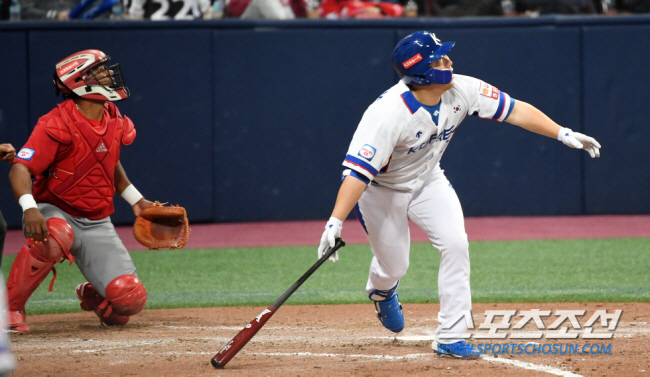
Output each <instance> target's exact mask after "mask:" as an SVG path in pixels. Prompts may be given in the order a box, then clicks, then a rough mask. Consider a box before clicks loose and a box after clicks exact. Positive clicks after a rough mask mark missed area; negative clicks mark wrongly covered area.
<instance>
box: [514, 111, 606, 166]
mask: <svg viewBox="0 0 650 377" xmlns="http://www.w3.org/2000/svg"><path fill="white" fill-rule="evenodd" d="M506 122H508V123H511V124H514V125H516V126H519V127H521V128H524V129H526V130H528V131H531V132H535V133H537V134H540V135H544V136H548V137H551V138H554V139H558V140H560V141H561V142H563V143H564V144H565V145H567V146H569V147H571V148H578V149H584V150H586V151H587V153H589V155H590V156H591V157H592V158H594V157H600V144H599V143H598V142H597V141H596V139H594V138H593V137H589V136H587V135H584V134H581V133H579V132H573V131H572V130H571V129H570V128H562V127H561V126H560V125H559V124H557V123H555V122H554V121H553V120H552V119H551V118H549V117H548V116H547V115H546V114H544V113H543V112H541V111H540V110H538V109H537V108H536V107H535V106H533V105H531V104H528V103H526V102H523V101H516V102H515V106H514V107H513V108H512V112H511V113H510V116H508V118H507V119H506Z"/></svg>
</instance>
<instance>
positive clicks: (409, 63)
mask: <svg viewBox="0 0 650 377" xmlns="http://www.w3.org/2000/svg"><path fill="white" fill-rule="evenodd" d="M420 60H422V55H420V54H419V53H418V54H417V55H415V56H413V57H411V58H409V59H407V60H406V61H405V62H404V63H402V65H403V66H404V68H406V69H409V68H411V67H412V66H413V65H415V64H417V63H418V62H419V61H420Z"/></svg>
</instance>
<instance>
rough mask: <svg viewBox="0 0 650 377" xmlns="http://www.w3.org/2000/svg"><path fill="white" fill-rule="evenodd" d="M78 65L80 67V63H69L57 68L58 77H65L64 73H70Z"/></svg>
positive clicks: (77, 61) (75, 61)
mask: <svg viewBox="0 0 650 377" xmlns="http://www.w3.org/2000/svg"><path fill="white" fill-rule="evenodd" d="M80 65H81V62H80V61H79V60H73V61H71V62H70V63H68V64H66V65H64V66H63V67H61V68H59V76H63V75H65V74H66V73H68V72H70V71H72V70H73V69H75V68H77V67H78V66H80Z"/></svg>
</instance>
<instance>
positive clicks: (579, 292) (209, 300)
mask: <svg viewBox="0 0 650 377" xmlns="http://www.w3.org/2000/svg"><path fill="white" fill-rule="evenodd" d="M131 255H132V257H133V260H134V261H135V264H136V266H137V268H138V274H139V276H140V278H141V279H142V281H143V282H144V283H145V285H146V287H147V290H148V292H149V300H148V302H147V308H150V309H154V308H174V307H201V306H227V305H261V306H268V305H270V304H271V303H272V302H273V301H275V300H276V299H277V298H278V297H279V296H280V295H281V294H282V293H283V292H284V291H286V290H287V289H288V288H289V287H290V286H291V284H293V283H294V282H295V281H296V280H297V279H298V278H299V277H300V276H301V275H302V274H303V273H304V272H305V271H306V270H307V269H308V268H309V267H310V266H311V265H312V264H313V263H314V262H315V258H316V248H315V247H271V248H254V249H214V250H213V249H209V250H208V249H200V250H181V251H179V250H175V251H150V252H136V253H132V254H131ZM470 256H471V263H472V277H471V285H472V296H473V299H474V301H475V302H515V301H516V302H537V301H546V302H548V301H645V302H647V301H650V274H648V267H649V266H650V239H648V238H639V239H605V240H561V241H559V240H558V241H516V242H514V241H513V242H473V243H472V244H471V246H470ZM371 257H372V255H371V253H370V249H369V247H368V246H367V245H348V246H346V247H345V248H344V249H342V251H341V252H340V261H339V262H338V263H329V262H328V263H326V264H324V265H323V266H322V267H321V268H320V269H319V270H318V271H316V272H315V273H314V275H312V277H311V278H310V279H309V280H307V282H306V283H305V284H304V285H303V286H302V287H301V288H300V289H299V290H298V291H297V292H296V293H295V294H294V295H293V296H292V297H291V298H290V299H289V300H288V301H287V304H333V303H366V302H368V299H367V297H366V295H365V283H366V278H367V273H368V266H369V263H370V259H371ZM13 258H14V257H13V256H6V257H4V259H3V263H2V266H3V267H2V269H3V271H4V274H5V277H6V276H7V275H8V271H9V266H10V265H11V263H12V262H13ZM438 263H439V257H438V252H437V251H435V250H434V249H433V248H432V247H431V246H430V245H429V244H413V245H412V247H411V266H410V268H409V271H408V272H407V274H406V276H405V277H404V278H403V279H402V283H401V285H400V299H401V301H403V302H407V303H408V302H427V301H437V271H438ZM57 270H58V276H57V280H56V283H55V286H54V292H51V293H50V292H47V287H48V285H49V280H50V278H51V276H52V275H51V274H50V275H49V277H48V278H47V279H46V281H45V283H43V284H42V285H41V287H39V288H38V289H37V290H36V292H35V293H34V295H33V296H32V298H31V299H30V301H29V302H28V304H27V311H28V312H29V313H32V314H39V313H54V312H58V313H60V312H70V311H78V310H79V309H78V308H79V306H78V301H77V299H76V296H75V295H74V288H75V287H76V285H77V284H79V283H81V282H83V281H85V279H84V278H83V277H82V276H81V274H80V273H79V270H78V269H77V268H76V266H68V265H67V263H64V264H57Z"/></svg>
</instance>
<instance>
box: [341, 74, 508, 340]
mask: <svg viewBox="0 0 650 377" xmlns="http://www.w3.org/2000/svg"><path fill="white" fill-rule="evenodd" d="M453 77H454V81H453V82H454V86H453V88H451V89H449V90H447V91H446V92H445V93H443V94H442V98H441V101H440V103H439V104H438V105H436V106H424V105H422V104H420V103H419V102H418V101H417V100H416V99H415V97H414V95H413V93H412V92H411V91H410V90H409V88H408V86H407V85H406V84H404V83H403V82H402V81H400V82H398V83H397V84H395V85H394V86H393V87H392V88H390V89H389V90H387V91H386V92H384V93H383V94H382V95H381V96H380V97H379V98H378V99H377V100H376V101H375V102H374V103H373V104H371V105H370V106H369V107H368V109H367V110H366V112H365V113H364V114H363V118H362V119H361V122H360V123H359V126H358V127H357V130H356V132H355V134H354V136H353V138H352V142H351V143H350V148H349V149H348V153H347V155H346V157H345V161H344V162H343V165H344V166H345V167H347V168H349V169H348V170H346V171H345V172H344V174H345V175H353V176H355V177H357V178H358V179H361V180H362V181H364V182H366V183H369V186H368V188H367V189H366V191H365V192H364V193H363V195H362V196H361V199H360V200H359V202H358V204H357V206H356V207H355V211H356V212H357V217H358V218H359V221H360V222H361V224H362V225H363V227H364V228H365V230H366V233H367V234H368V240H369V242H370V246H371V248H372V252H373V254H374V257H373V260H372V263H371V265H370V273H369V277H368V283H367V285H366V290H367V292H368V293H370V292H372V291H373V290H374V289H378V290H388V289H390V288H392V287H393V286H395V284H396V282H397V281H398V280H399V279H400V278H401V277H402V276H404V274H405V273H406V270H407V269H408V265H409V247H410V236H409V228H408V220H409V219H410V220H412V221H413V222H414V223H415V224H417V225H418V226H419V227H420V228H421V229H422V230H423V231H424V232H426V234H427V235H428V236H429V239H430V240H431V242H432V244H433V246H434V247H435V248H436V249H438V250H439V252H440V270H439V272H438V297H439V299H440V312H439V314H438V321H439V322H440V323H441V324H444V323H445V322H447V320H449V319H450V318H451V317H453V316H454V315H455V314H457V313H458V312H459V311H460V310H465V309H471V305H472V302H471V293H470V284H469V275H470V264H469V243H468V240H467V234H466V233H465V225H464V220H463V211H462V208H461V205H460V202H459V200H458V196H457V195H456V192H455V191H454V189H453V188H452V187H451V184H449V181H448V180H447V178H446V177H445V175H444V173H443V170H442V169H440V165H439V162H440V158H441V157H442V154H443V153H444V151H445V149H446V148H447V144H448V143H449V141H450V140H451V138H452V137H453V135H454V133H455V132H456V129H457V128H458V125H459V124H460V122H462V120H463V119H464V118H465V116H466V115H468V114H470V115H477V116H479V117H481V118H486V119H492V120H495V121H500V122H501V121H504V120H505V119H506V118H507V117H508V115H510V112H511V111H512V109H513V107H514V104H515V100H514V99H512V98H510V96H508V94H506V93H504V92H502V91H500V90H499V89H497V88H495V87H493V86H491V85H489V84H487V83H485V82H482V81H480V80H478V79H475V78H473V77H468V76H463V75H454V76H453ZM464 332H466V327H465V323H464V321H459V322H458V323H457V324H456V325H454V326H453V327H452V328H451V329H450V330H441V329H440V327H439V328H438V330H437V331H436V340H437V341H438V342H439V343H443V344H448V343H454V342H456V341H459V340H462V338H460V337H458V336H456V335H459V334H460V333H464Z"/></svg>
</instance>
